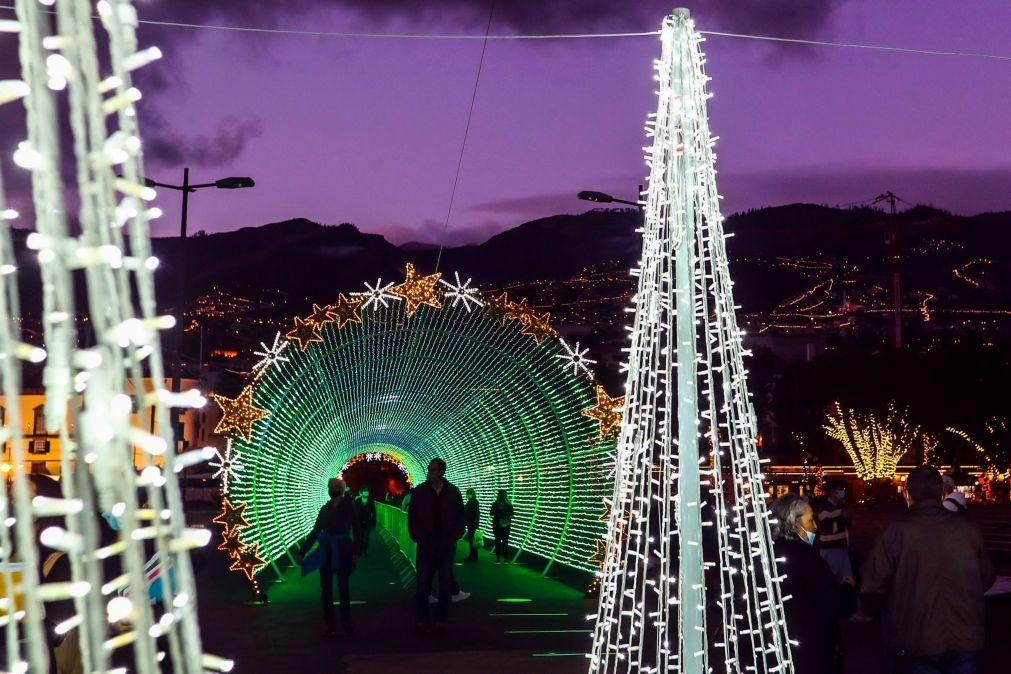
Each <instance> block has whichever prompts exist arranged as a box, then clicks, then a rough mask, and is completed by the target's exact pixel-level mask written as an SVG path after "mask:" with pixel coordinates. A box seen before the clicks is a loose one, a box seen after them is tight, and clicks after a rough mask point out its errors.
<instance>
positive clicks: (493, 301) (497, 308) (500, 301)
mask: <svg viewBox="0 0 1011 674" xmlns="http://www.w3.org/2000/svg"><path fill="white" fill-rule="evenodd" d="M511 306H512V302H510V301H509V293H502V294H501V295H499V296H498V297H489V298H487V299H485V301H484V315H485V316H488V317H489V318H498V319H501V321H502V325H505V322H506V319H507V318H509V308H510V307H511Z"/></svg>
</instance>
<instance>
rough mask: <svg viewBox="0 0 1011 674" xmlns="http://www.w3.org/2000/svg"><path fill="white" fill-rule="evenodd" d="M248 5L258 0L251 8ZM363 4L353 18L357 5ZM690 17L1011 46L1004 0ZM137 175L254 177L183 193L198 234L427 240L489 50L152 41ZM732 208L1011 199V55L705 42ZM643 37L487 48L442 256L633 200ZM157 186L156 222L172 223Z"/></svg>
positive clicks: (416, 28) (884, 38)
mask: <svg viewBox="0 0 1011 674" xmlns="http://www.w3.org/2000/svg"><path fill="white" fill-rule="evenodd" d="M249 5H256V7H255V8H251V7H250V6H249ZM267 5H268V7H263V3H248V2H246V3H243V2H237V1H235V0H222V1H221V2H219V3H206V2H195V1H194V2H190V1H181V0H176V1H171V0H140V1H139V2H138V6H139V10H140V12H141V18H142V19H143V18H156V19H161V20H179V21H194V22H203V23H214V24H230V25H243V26H264V27H273V28H291V29H308V30H321V31H345V30H346V31H383V32H412V33H434V32H453V33H468V34H475V33H480V34H483V32H484V28H485V25H486V23H487V20H488V10H489V6H490V5H489V3H488V2H487V0H432V1H431V2H428V3H426V4H425V5H424V6H425V7H426V9H425V10H424V13H423V15H420V16H419V15H418V13H417V11H416V10H414V9H411V8H413V7H416V6H418V5H417V3H408V2H401V1H400V0H370V1H366V0H344V1H339V0H292V1H291V2H284V3H282V2H276V3H267ZM628 5H629V3H627V1H623V0H584V1H582V2H574V1H569V2H565V1H563V0H538V1H537V2H534V1H533V0H530V1H528V0H498V2H497V6H496V8H495V14H494V16H493V20H492V25H491V32H492V33H499V34H502V33H516V32H522V33H537V32H546V31H561V32H569V31H584V30H593V31H612V30H613V31H625V30H654V29H656V28H657V27H658V25H659V22H660V19H661V18H662V16H663V14H664V13H665V11H667V10H669V9H670V6H668V5H667V4H665V3H658V2H655V1H653V0H644V1H643V2H640V3H637V4H636V5H635V6H636V7H638V9H634V10H628V9H624V7H627V6H628ZM363 8H364V9H363ZM692 9H693V13H694V14H695V16H696V20H697V23H698V26H699V28H701V29H704V30H705V29H709V30H731V31H743V32H761V33H764V34H772V35H783V36H791V37H811V38H815V39H827V40H836V41H847V42H863V43H875V44H887V45H893V46H898V47H922V48H928V49H947V50H964V51H973V52H988V53H995V54H1011V31H1009V30H1008V27H1009V26H1011V3H1008V2H1006V1H1005V0H965V1H963V2H957V3H956V2H951V1H950V0H888V1H887V2H886V1H883V0H747V1H745V0H708V1H707V2H703V3H698V5H697V6H695V7H692ZM142 38H143V39H145V40H146V41H147V42H148V43H152V42H153V43H156V44H159V45H160V46H162V48H163V49H164V51H165V52H166V58H165V59H163V60H162V61H161V62H159V63H157V64H155V65H152V66H148V71H149V72H147V73H146V74H145V76H144V79H142V80H141V82H140V86H141V88H142V91H144V93H145V99H144V101H142V102H141V106H140V114H141V121H142V124H143V127H142V129H143V132H144V134H145V141H146V154H147V167H148V172H149V174H150V175H151V176H152V177H155V178H156V179H158V180H162V181H166V182H178V181H179V180H180V179H181V168H182V166H183V165H185V164H188V165H189V166H190V167H191V171H192V176H193V178H194V179H195V180H197V181H208V180H213V179H215V178H218V177H224V176H228V175H249V176H252V177H253V178H255V180H256V182H257V186H256V188H255V189H253V190H243V191H236V192H226V191H213V190H212V191H205V192H201V193H200V194H198V195H196V196H194V197H193V199H192V201H191V206H190V218H191V220H190V231H196V230H200V229H204V230H207V231H212V232H213V231H225V230H230V229H235V228H238V227H243V226H249V225H260V224H263V223H267V222H272V221H277V220H283V219H287V218H292V217H306V218H310V219H313V220H316V221H319V222H323V223H340V222H353V223H355V224H356V225H358V226H359V227H360V228H361V229H363V230H365V231H369V232H378V233H382V234H384V235H386V236H387V237H388V238H390V239H391V240H392V241H394V242H397V243H401V242H405V241H410V240H421V241H438V240H439V238H440V237H441V236H442V231H443V223H444V221H445V218H446V213H447V207H448V203H449V198H450V192H451V189H452V185H453V177H454V174H455V171H456V165H457V158H458V153H459V150H460V144H461V141H462V136H463V132H464V125H465V121H466V115H467V108H468V105H469V103H470V98H471V94H472V90H473V85H474V76H475V72H476V69H477V63H478V58H479V55H480V52H481V47H482V45H481V41H480V40H474V41H446V40H392V39H364V38H338V37H313V36H299V35H271V34H262V33H260V34H252V33H236V32H226V31H221V30H197V29H190V28H165V27H162V28H157V29H151V28H145V29H143V32H142ZM704 48H705V50H706V52H707V55H708V62H709V74H710V75H711V76H712V77H713V81H712V83H711V87H712V90H713V91H714V92H715V97H714V98H713V100H712V101H711V103H710V116H711V124H712V128H713V132H714V133H715V134H717V135H718V136H720V141H719V143H718V145H717V152H718V157H719V158H718V169H719V171H720V173H719V180H720V185H721V192H722V193H723V194H724V196H725V199H724V210H725V211H726V212H728V213H729V212H733V211H737V210H741V209H744V208H751V207H757V206H763V205H773V204H781V203H788V202H793V201H812V202H820V203H828V204H843V203H849V202H855V201H859V200H862V199H865V198H868V197H872V196H874V195H875V194H877V193H879V192H881V191H883V190H886V189H892V190H894V191H895V192H896V193H898V194H899V195H900V196H902V197H904V198H905V199H906V200H907V201H909V202H912V203H931V204H934V205H936V206H939V207H943V208H948V209H951V210H954V211H956V212H960V213H974V212H979V211H986V210H1006V209H1011V189H1009V186H1011V152H1009V149H1011V114H1009V113H1011V102H1009V101H1011V62H1009V61H999V60H986V59H978V58H955V57H941V56H927V55H916V54H898V53H885V52H871V51H859V50H852V49H836V48H825V47H781V46H776V45H771V44H769V43H760V42H755V41H750V40H741V39H733V38H726V37H710V38H709V39H708V41H707V42H706V43H705V45H704ZM658 50H659V43H658V40H657V39H656V38H655V37H636V38H620V39H595V40H568V41H538V42H532V41H522V42H521V41H505V40H498V41H490V42H489V44H488V46H487V52H486V54H485V60H484V68H483V72H482V75H481V80H480V86H479V89H478V92H477V98H476V105H475V109H474V114H473V121H472V123H471V128H470V136H469V140H468V144H467V149H466V154H465V156H464V159H463V166H462V172H461V175H460V180H459V186H458V189H457V196H456V203H455V206H454V209H453V213H452V217H451V220H450V223H449V233H448V237H447V243H450V244H458V243H464V242H473V241H481V240H484V239H485V238H487V237H488V236H489V235H491V234H494V233H495V232H498V231H501V230H503V229H506V228H509V227H512V226H515V225H517V224H519V223H521V222H524V221H526V220H529V219H532V218H535V217H538V216H542V215H549V214H554V213H565V212H581V211H583V210H586V208H587V206H588V205H587V204H585V203H584V202H579V201H577V200H576V199H575V197H574V195H575V193H576V192H577V191H579V190H581V189H600V190H605V191H611V192H613V193H615V194H616V195H620V196H625V197H631V196H632V195H633V194H634V192H635V188H636V185H637V184H638V183H640V182H643V180H644V178H645V166H644V164H643V160H642V150H641V148H642V146H643V145H644V144H645V142H646V141H645V139H644V136H643V132H642V125H643V122H644V120H645V117H646V114H647V113H648V112H650V111H651V110H652V109H653V107H654V105H655V98H654V94H653V81H652V71H651V60H652V59H653V58H655V57H656V56H657V55H658ZM177 202H178V193H174V192H167V191H163V192H162V193H161V194H160V197H159V205H161V206H162V208H163V209H164V210H165V212H166V215H165V217H164V219H162V220H161V221H160V223H158V224H157V225H156V226H155V233H156V234H160V235H168V234H171V233H172V232H173V231H176V228H177V226H178V225H177V224H176V223H177V222H178V204H177Z"/></svg>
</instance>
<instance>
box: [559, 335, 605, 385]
mask: <svg viewBox="0 0 1011 674" xmlns="http://www.w3.org/2000/svg"><path fill="white" fill-rule="evenodd" d="M558 342H559V343H560V344H561V345H562V348H564V349H565V353H559V354H558V355H556V356H555V358H561V359H562V360H565V361H566V363H565V366H564V367H569V366H571V367H572V374H579V371H580V370H582V371H583V372H585V373H586V374H588V375H589V376H591V377H592V376H593V372H591V371H590V365H595V364H596V362H597V361H595V360H590V359H589V358H587V357H586V353H587V352H588V351H589V349H582V350H580V348H579V342H576V346H575V348H573V347H571V346H569V345H568V344H567V343H566V342H565V340H564V339H559V340H558Z"/></svg>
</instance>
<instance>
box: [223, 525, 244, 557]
mask: <svg viewBox="0 0 1011 674" xmlns="http://www.w3.org/2000/svg"><path fill="white" fill-rule="evenodd" d="M240 533H241V532H240V531H239V530H238V529H233V530H232V531H222V532H221V539H222V540H221V543H220V544H219V545H218V550H221V552H227V553H228V556H229V557H238V556H239V553H240V552H241V551H242V541H240V540H239V534H240Z"/></svg>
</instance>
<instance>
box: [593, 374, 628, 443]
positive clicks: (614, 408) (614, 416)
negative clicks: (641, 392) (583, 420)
mask: <svg viewBox="0 0 1011 674" xmlns="http://www.w3.org/2000/svg"><path fill="white" fill-rule="evenodd" d="M596 391H597V404H596V405H594V406H593V407H589V408H587V409H585V410H583V416H584V417H590V418H591V419H596V420H597V423H599V424H600V438H601V439H604V438H606V437H607V436H609V435H611V434H612V433H615V432H617V430H618V429H619V428H620V427H621V411H622V408H624V407H625V396H621V397H618V398H612V397H611V396H609V395H607V391H605V390H604V387H603V386H601V385H599V384H598V385H597V387H596Z"/></svg>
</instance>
